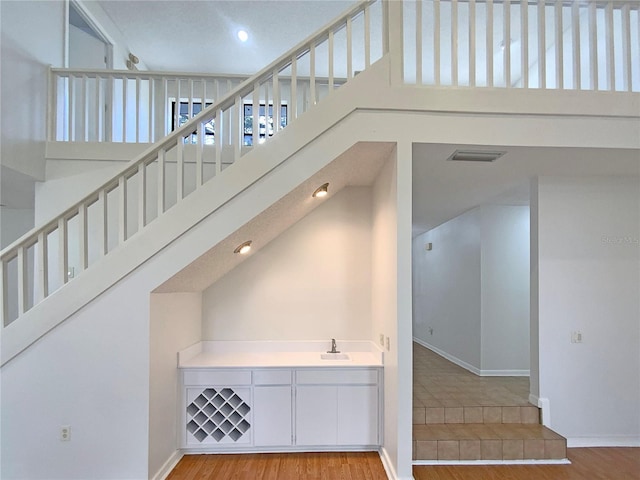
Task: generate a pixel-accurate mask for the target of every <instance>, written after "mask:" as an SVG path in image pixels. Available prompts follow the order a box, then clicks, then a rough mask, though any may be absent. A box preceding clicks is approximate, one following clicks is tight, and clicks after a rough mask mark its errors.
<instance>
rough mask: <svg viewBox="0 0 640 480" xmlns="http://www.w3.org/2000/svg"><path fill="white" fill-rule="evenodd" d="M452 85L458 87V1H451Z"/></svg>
mask: <svg viewBox="0 0 640 480" xmlns="http://www.w3.org/2000/svg"><path fill="white" fill-rule="evenodd" d="M451 85H453V86H458V0H451Z"/></svg>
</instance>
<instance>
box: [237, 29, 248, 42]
mask: <svg viewBox="0 0 640 480" xmlns="http://www.w3.org/2000/svg"><path fill="white" fill-rule="evenodd" d="M237 35H238V40H240V41H241V42H242V43H244V42H246V41H247V40H249V33H247V31H246V30H238V33H237Z"/></svg>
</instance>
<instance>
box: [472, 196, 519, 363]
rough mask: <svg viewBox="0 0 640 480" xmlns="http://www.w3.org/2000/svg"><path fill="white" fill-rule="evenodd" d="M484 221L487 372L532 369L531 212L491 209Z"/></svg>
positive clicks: (502, 207) (483, 212) (513, 208)
mask: <svg viewBox="0 0 640 480" xmlns="http://www.w3.org/2000/svg"><path fill="white" fill-rule="evenodd" d="M480 212H481V216H482V222H481V227H480V228H481V236H482V261H481V263H482V266H481V277H482V280H481V285H482V328H481V330H482V331H481V338H482V348H481V350H482V367H481V370H482V371H483V372H493V373H507V374H509V373H513V374H515V373H519V374H527V373H528V370H529V207H528V206H509V205H487V206H484V207H482V208H481V210H480Z"/></svg>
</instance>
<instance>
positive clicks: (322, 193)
mask: <svg viewBox="0 0 640 480" xmlns="http://www.w3.org/2000/svg"><path fill="white" fill-rule="evenodd" d="M328 193H329V184H328V183H325V184H324V185H320V186H319V187H318V188H316V191H315V192H313V195H311V196H312V197H314V198H322V197H326V196H327V194H328Z"/></svg>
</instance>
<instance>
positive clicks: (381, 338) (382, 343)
mask: <svg viewBox="0 0 640 480" xmlns="http://www.w3.org/2000/svg"><path fill="white" fill-rule="evenodd" d="M380 346H381V347H384V333H381V334H380Z"/></svg>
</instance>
